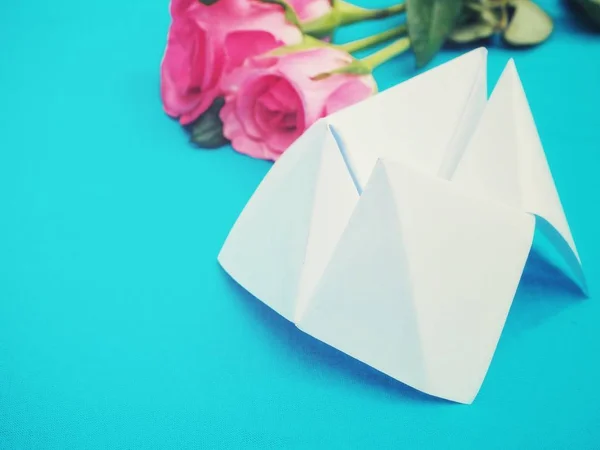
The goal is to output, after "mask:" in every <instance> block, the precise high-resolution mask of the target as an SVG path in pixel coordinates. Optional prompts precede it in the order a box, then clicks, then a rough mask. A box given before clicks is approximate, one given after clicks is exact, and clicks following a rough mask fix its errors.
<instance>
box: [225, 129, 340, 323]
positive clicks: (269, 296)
mask: <svg viewBox="0 0 600 450" xmlns="http://www.w3.org/2000/svg"><path fill="white" fill-rule="evenodd" d="M326 134H328V130H327V125H326V124H325V123H324V122H323V121H319V122H318V123H316V124H315V125H313V126H312V127H311V128H310V129H308V130H307V131H306V132H305V133H304V134H303V135H302V136H300V138H299V139H298V140H297V141H296V142H294V144H292V146H291V147H290V148H289V149H288V150H287V151H286V152H285V154H284V155H283V156H282V157H281V158H280V159H279V161H277V163H276V164H275V165H274V166H273V167H272V168H271V170H270V171H269V172H268V173H267V175H266V177H265V178H264V180H263V181H262V182H261V184H260V185H259V187H258V188H257V190H256V191H255V192H254V194H253V195H252V197H251V198H250V200H249V201H248V203H247V204H246V206H245V207H244V210H243V211H242V213H241V214H240V216H239V218H238V219H237V221H236V223H235V225H234V226H233V228H232V229H231V231H230V232H229V235H228V237H227V239H226V241H225V244H224V245H223V248H222V249H221V252H220V254H219V257H218V260H219V263H220V264H221V266H222V267H223V269H225V271H227V272H228V273H229V275H231V277H233V278H234V279H235V280H236V281H237V282H238V283H239V284H240V285H242V286H243V287H244V288H245V289H246V290H248V291H249V292H250V293H251V294H253V295H254V296H255V297H257V298H259V299H260V300H262V301H263V302H264V303H266V304H267V305H268V306H270V307H271V308H273V309H274V310H275V311H277V312H278V313H279V314H281V315H282V316H284V317H285V318H287V319H289V320H291V319H292V317H293V313H294V309H295V297H296V293H297V289H298V282H299V278H300V274H301V269H302V265H303V263H304V255H305V253H306V242H307V240H308V233H309V228H310V219H311V216H312V211H313V204H314V198H315V189H316V182H317V179H318V177H319V173H320V169H321V150H322V146H323V142H324V139H325V136H326Z"/></svg>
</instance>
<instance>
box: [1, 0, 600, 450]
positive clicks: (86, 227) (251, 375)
mask: <svg viewBox="0 0 600 450" xmlns="http://www.w3.org/2000/svg"><path fill="white" fill-rule="evenodd" d="M384 1H385V0H381V2H371V3H369V4H367V3H363V4H367V5H369V6H380V5H383V4H385V3H383V2H384ZM388 4H389V3H388ZM542 4H543V6H544V7H545V8H546V9H547V10H548V11H549V12H550V13H551V14H552V16H553V17H554V19H555V24H556V28H555V33H554V34H553V36H552V38H551V39H550V41H549V42H547V43H546V44H544V45H542V46H540V47H538V48H535V49H531V50H508V49H503V48H501V46H497V47H493V48H491V51H490V53H489V74H490V84H491V85H492V84H493V83H495V81H496V79H497V77H498V75H499V73H500V71H501V69H502V67H503V66H504V64H505V63H506V61H507V59H508V58H509V56H514V57H515V59H516V62H517V66H518V69H519V71H520V74H521V77H522V80H523V82H524V84H525V87H526V90H527V93H528V96H529V100H530V103H531V106H532V109H533V112H534V114H535V117H536V121H537V124H538V127H539V131H540V134H541V136H542V140H543V142H544V145H545V149H546V152H547V156H548V160H549V162H550V166H551V168H552V171H553V173H554V177H555V180H556V184H557V186H558V189H559V192H560V193H561V197H562V200H563V203H564V207H565V210H566V213H567V216H568V217H569V220H570V224H571V228H572V231H573V234H574V236H575V239H576V241H577V243H578V246H579V249H580V254H581V257H582V260H583V263H584V268H585V270H586V273H587V276H588V281H589V285H590V289H591V292H592V296H591V297H592V298H590V299H582V298H581V297H578V296H577V295H576V294H575V293H574V292H573V291H572V290H571V289H569V288H568V286H566V285H564V284H562V283H550V284H548V283H542V282H540V281H539V279H538V278H537V277H535V276H528V275H526V278H529V280H528V281H525V282H523V283H522V285H521V287H520V288H519V294H518V295H517V298H516V300H515V303H514V305H513V308H512V310H511V314H510V316H509V319H508V322H507V325H506V327H505V330H504V332H503V335H502V338H501V340H500V343H499V346H498V350H497V353H496V355H495V357H494V360H493V362H492V365H491V367H490V370H489V373H488V376H487V378H486V380H485V382H484V384H483V387H482V389H481V392H480V394H479V396H478V397H477V399H476V400H475V403H474V404H473V405H472V406H463V405H457V404H453V403H450V402H446V401H441V400H436V399H433V398H430V397H428V396H425V395H423V394H420V393H418V392H416V391H414V390H412V389H410V388H408V387H406V386H404V385H402V384H401V383H398V382H395V381H393V380H391V379H389V378H387V377H385V376H383V375H381V374H379V373H377V372H375V371H374V370H372V369H370V368H368V367H366V366H364V365H362V364H360V363H358V362H355V361H354V360H352V359H350V358H348V357H346V356H344V355H343V354H341V353H338V352H337V351H335V350H333V349H331V348H329V347H327V346H325V345H324V344H321V343H319V342H317V341H316V340H314V339H312V338H310V337H308V336H306V335H303V334H302V333H301V332H299V331H298V330H297V329H296V328H295V327H293V326H292V325H291V324H289V323H287V322H286V321H285V320H283V319H281V318H280V317H279V316H277V315H276V314H275V313H273V312H271V311H270V310H269V309H268V308H267V307H265V306H263V305H262V304H261V303H260V302H258V301H257V300H255V299H253V298H251V297H250V296H249V295H248V294H247V293H245V292H244V291H243V290H242V289H241V288H239V287H238V286H236V284H235V283H234V282H232V281H231V280H230V279H229V278H228V277H227V276H226V275H225V274H224V273H223V272H222V270H221V269H220V268H219V266H218V264H217V261H216V256H217V253H218V251H219V249H220V246H221V244H222V243H223V241H224V239H225V237H226V235H227V232H228V230H229V228H230V227H231V225H232V224H233V222H234V220H235V219H236V217H237V215H238V214H239V212H240V211H241V209H242V207H243V206H244V204H245V202H246V201H247V200H248V198H249V197H250V195H251V194H252V192H253V190H254V189H255V187H256V186H257V185H258V183H259V182H260V180H261V178H262V177H263V176H264V175H265V173H266V172H267V170H268V169H269V167H270V164H269V163H267V162H264V161H258V160H252V159H250V158H248V157H245V156H242V155H240V154H237V153H235V152H234V151H232V150H231V149H230V148H227V149H222V150H218V151H202V150H197V149H194V148H193V147H192V146H190V145H189V144H188V141H187V139H188V138H187V136H186V135H185V134H184V132H183V131H182V129H181V128H180V127H179V125H178V124H177V123H176V122H175V121H172V120H170V119H168V118H167V117H166V116H165V115H164V114H163V112H162V109H161V103H160V99H159V96H158V76H159V71H158V68H159V63H160V60H161V57H162V52H163V48H164V43H165V35H166V32H167V28H168V25H169V16H168V7H167V2H166V1H160V0H144V1H141V0H137V1H134V0H132V1H126V2H121V1H116V0H104V1H75V0H63V1H53V2H50V1H43V0H30V1H27V2H15V1H3V2H1V3H0V42H1V50H0V89H1V92H2V95H1V96H0V447H1V448H17V449H21V448H22V449H25V448H134V447H155V448H190V447H205V448H246V447H256V448H296V447H297V448H317V447H326V448H366V447H378V448H435V449H440V448H474V449H480V448H499V449H501V448H502V449H505V448H567V447H570V448H598V446H599V445H600V386H599V383H600V381H599V380H600V363H599V361H598V358H599V356H600V303H599V302H598V301H597V300H596V299H594V298H593V297H594V292H596V291H597V289H598V279H599V275H600V256H599V255H600V239H598V222H597V220H598V217H599V215H598V212H597V209H598V207H599V201H598V195H599V194H600V177H599V176H598V170H599V169H598V164H599V163H600V156H599V154H600V114H599V110H598V108H599V107H600V87H599V81H600V37H599V36H598V35H597V34H596V35H594V34H592V33H591V32H590V31H589V30H587V29H586V28H582V27H580V26H579V24H578V23H577V22H576V21H575V20H574V18H573V16H572V15H571V13H570V12H569V11H568V10H567V9H566V8H565V6H564V5H563V4H562V3H560V2H558V1H551V0H548V1H544V2H543V3H542ZM394 21H395V19H394V20H387V21H386V22H385V23H386V24H390V23H394ZM382 26H383V25H382V23H379V24H370V25H362V24H361V25H359V26H354V27H351V28H349V29H346V30H343V32H341V33H340V34H339V36H338V37H339V41H343V40H348V39H350V38H356V37H359V36H362V35H363V34H366V33H368V32H369V31H374V30H377V29H380V27H382ZM462 52H463V50H461V49H453V50H445V51H443V52H442V53H441V54H440V55H439V56H438V57H436V59H435V60H434V62H433V64H431V65H430V66H429V67H433V66H434V65H437V64H439V63H441V62H443V61H445V60H447V59H450V58H452V57H454V56H457V55H459V54H460V53H462ZM414 74H415V71H414V68H413V60H412V57H411V56H410V55H404V56H403V57H401V58H399V59H397V60H394V61H392V62H390V63H387V64H385V65H384V66H382V67H380V68H379V69H378V70H377V71H376V76H377V79H378V81H379V84H380V87H381V88H382V89H384V88H387V87H390V86H392V85H394V84H395V83H397V82H400V81H402V80H404V79H407V78H408V77H410V76H412V75H414ZM528 272H531V270H529V271H528ZM551 278H553V277H551Z"/></svg>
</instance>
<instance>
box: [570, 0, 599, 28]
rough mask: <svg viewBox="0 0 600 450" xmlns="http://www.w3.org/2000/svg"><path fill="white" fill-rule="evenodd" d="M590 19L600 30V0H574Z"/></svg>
mask: <svg viewBox="0 0 600 450" xmlns="http://www.w3.org/2000/svg"><path fill="white" fill-rule="evenodd" d="M572 2H573V3H575V4H576V5H578V6H579V7H580V8H581V10H582V12H583V13H584V14H585V15H586V16H587V17H588V18H589V19H590V23H591V24H592V25H594V26H595V27H596V28H597V29H598V30H600V0H572Z"/></svg>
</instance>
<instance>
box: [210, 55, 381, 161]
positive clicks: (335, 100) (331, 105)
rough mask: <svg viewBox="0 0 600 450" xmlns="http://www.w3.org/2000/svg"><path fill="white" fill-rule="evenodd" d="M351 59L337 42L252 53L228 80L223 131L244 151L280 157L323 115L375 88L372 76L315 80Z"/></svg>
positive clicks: (344, 76)
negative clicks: (335, 45) (281, 52)
mask: <svg viewBox="0 0 600 450" xmlns="http://www.w3.org/2000/svg"><path fill="white" fill-rule="evenodd" d="M351 61H352V58H351V56H350V55H349V54H348V53H345V52H343V51H340V50H337V49H334V48H333V47H318V48H312V49H308V50H303V51H299V52H294V53H287V54H284V55H281V56H273V55H264V56H258V57H254V58H250V59H249V60H247V61H246V63H245V64H244V65H243V66H241V67H239V68H238V69H236V70H235V71H233V72H232V73H231V74H230V75H228V76H227V77H225V78H224V79H223V84H222V85H223V87H224V89H225V105H224V106H223V109H221V113H220V117H221V120H222V121H223V134H224V135H225V137H226V138H228V139H229V140H231V144H232V146H233V148H234V149H236V150H237V151H239V152H241V153H246V154H248V155H250V156H253V157H255V158H262V159H272V160H276V159H277V158H278V157H279V156H280V155H281V154H282V153H283V152H284V151H285V150H286V149H287V148H288V147H289V145H290V144H291V143H292V142H294V140H296V138H298V136H300V135H301V134H302V133H303V132H304V130H306V129H307V128H308V127H310V126H311V125H312V124H313V123H314V122H315V121H316V120H317V119H319V118H321V117H325V116H327V115H329V114H331V113H333V112H335V111H338V110H339V109H342V108H344V107H346V106H349V105H351V104H353V103H356V102H358V101H360V100H363V99H365V98H367V97H369V96H370V95H372V94H373V93H374V92H375V90H376V84H375V80H374V79H373V77H372V76H371V75H362V76H357V75H349V74H336V75H332V76H330V77H328V78H325V79H321V80H318V81H317V80H313V79H312V77H314V76H316V75H318V74H320V73H323V72H330V71H332V70H334V69H337V68H340V67H342V66H344V65H346V64H348V63H349V62H351Z"/></svg>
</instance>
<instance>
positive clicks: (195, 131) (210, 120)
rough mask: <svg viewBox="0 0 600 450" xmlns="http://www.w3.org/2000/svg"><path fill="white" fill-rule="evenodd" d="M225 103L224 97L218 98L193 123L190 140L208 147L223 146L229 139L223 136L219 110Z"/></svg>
mask: <svg viewBox="0 0 600 450" xmlns="http://www.w3.org/2000/svg"><path fill="white" fill-rule="evenodd" d="M224 104H225V99H224V98H223V97H219V98H216V99H215V101H214V102H213V104H212V105H210V108H208V110H206V112H205V113H204V114H202V115H201V116H200V117H198V118H197V119H196V121H195V122H194V123H193V124H192V125H191V131H192V134H191V136H190V141H192V142H193V143H194V144H197V145H198V146H200V147H203V148H206V149H214V148H218V147H222V146H223V145H225V144H227V143H228V142H229V141H228V140H227V139H226V138H225V136H223V122H222V121H221V118H220V117H219V112H220V111H221V108H222V107H223V105H224Z"/></svg>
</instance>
